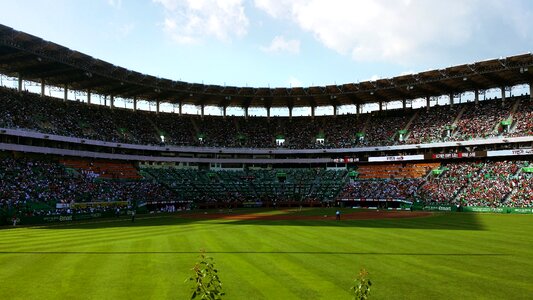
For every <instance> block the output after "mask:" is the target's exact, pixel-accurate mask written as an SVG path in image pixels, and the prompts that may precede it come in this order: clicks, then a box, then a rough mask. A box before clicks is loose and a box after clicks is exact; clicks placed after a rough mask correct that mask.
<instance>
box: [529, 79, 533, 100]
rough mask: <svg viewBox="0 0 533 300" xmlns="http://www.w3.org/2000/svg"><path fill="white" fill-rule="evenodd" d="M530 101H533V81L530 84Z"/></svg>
mask: <svg viewBox="0 0 533 300" xmlns="http://www.w3.org/2000/svg"><path fill="white" fill-rule="evenodd" d="M529 100H532V101H533V81H532V82H530V83H529Z"/></svg>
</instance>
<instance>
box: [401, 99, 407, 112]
mask: <svg viewBox="0 0 533 300" xmlns="http://www.w3.org/2000/svg"><path fill="white" fill-rule="evenodd" d="M402 108H403V110H406V109H407V99H402Z"/></svg>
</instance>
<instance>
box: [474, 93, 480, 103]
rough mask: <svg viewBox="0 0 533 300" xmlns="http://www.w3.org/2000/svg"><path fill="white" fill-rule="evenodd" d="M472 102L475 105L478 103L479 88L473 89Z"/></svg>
mask: <svg viewBox="0 0 533 300" xmlns="http://www.w3.org/2000/svg"><path fill="white" fill-rule="evenodd" d="M474 103H475V104H476V106H477V105H478V104H479V90H475V91H474Z"/></svg>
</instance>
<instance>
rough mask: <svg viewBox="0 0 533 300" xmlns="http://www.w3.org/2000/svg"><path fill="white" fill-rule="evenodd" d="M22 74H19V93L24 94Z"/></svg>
mask: <svg viewBox="0 0 533 300" xmlns="http://www.w3.org/2000/svg"><path fill="white" fill-rule="evenodd" d="M22 81H23V79H22V74H19V92H22Z"/></svg>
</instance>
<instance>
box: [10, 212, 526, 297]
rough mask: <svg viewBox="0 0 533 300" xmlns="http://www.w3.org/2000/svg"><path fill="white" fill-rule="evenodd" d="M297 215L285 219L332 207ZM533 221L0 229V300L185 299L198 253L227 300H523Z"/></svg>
mask: <svg viewBox="0 0 533 300" xmlns="http://www.w3.org/2000/svg"><path fill="white" fill-rule="evenodd" d="M331 213H332V210H328V211H327V212H325V211H322V210H304V211H303V212H292V214H306V215H309V214H317V215H322V214H331ZM532 232H533V216H531V215H497V214H478V215H475V214H460V213H458V214H438V215H434V216H431V217H425V218H417V219H389V220H360V221H357V220H354V221H345V220H343V221H341V222H336V221H329V220H316V221H312V220H305V221H294V220H291V221H253V220H247V221H237V220H194V219H182V218H176V217H175V216H166V217H159V218H150V219H138V220H137V221H136V223H134V224H132V223H131V222H130V221H128V220H108V221H105V222H99V223H81V224H69V225H66V224H61V225H58V224H56V225H52V226H43V227H20V228H15V229H5V228H4V229H0V299H188V297H189V294H190V293H189V285H188V283H185V279H186V278H187V277H189V276H190V275H191V274H192V273H191V272H190V269H191V268H192V266H193V265H194V263H195V261H196V260H197V257H198V253H199V251H200V250H201V249H205V250H206V251H207V252H208V253H209V255H210V256H212V257H214V259H215V261H216V263H217V265H218V267H219V269H220V276H221V278H222V282H223V283H224V290H225V292H226V294H227V296H226V299H351V296H350V290H349V289H350V286H351V284H352V280H353V279H354V278H355V276H356V274H357V273H358V270H359V268H360V267H365V268H366V269H367V270H368V271H369V272H370V278H371V280H372V282H373V285H372V291H371V296H372V298H374V299H531V297H532V295H533V234H532Z"/></svg>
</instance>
